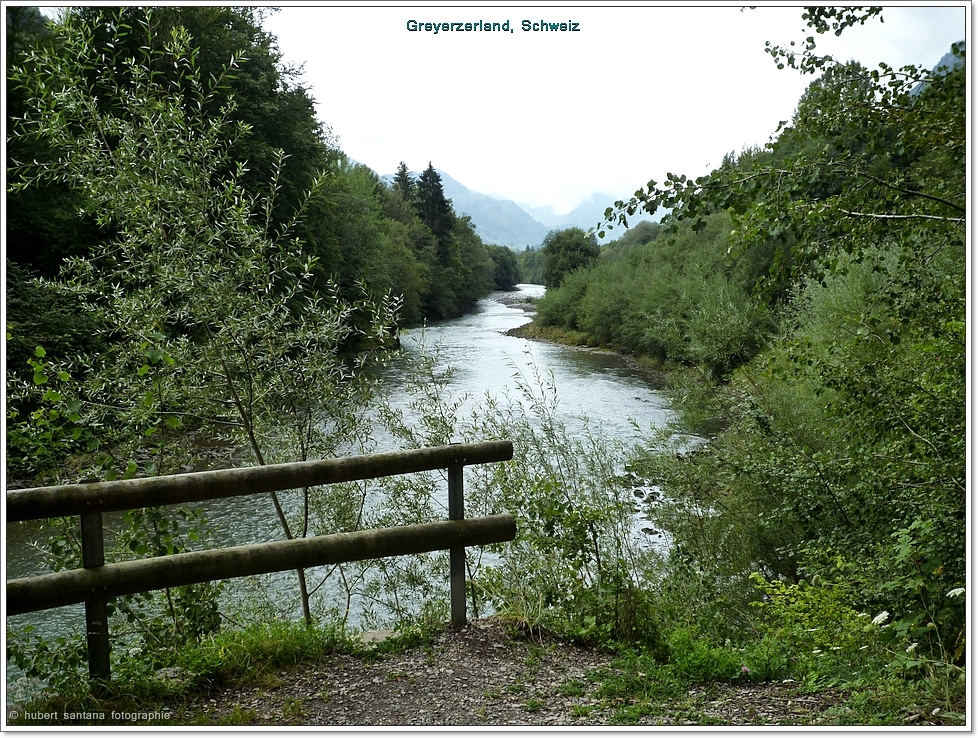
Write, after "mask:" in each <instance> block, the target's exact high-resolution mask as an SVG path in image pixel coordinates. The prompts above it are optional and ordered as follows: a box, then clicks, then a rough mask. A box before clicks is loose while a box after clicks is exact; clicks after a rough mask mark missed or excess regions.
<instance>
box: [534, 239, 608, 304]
mask: <svg viewBox="0 0 978 738" xmlns="http://www.w3.org/2000/svg"><path fill="white" fill-rule="evenodd" d="M542 251H543V254H544V260H545V261H544V267H543V283H544V285H546V287H547V289H554V288H555V287H559V286H560V283H561V282H562V281H563V280H564V277H566V276H567V275H568V274H569V273H570V272H572V271H574V270H575V269H581V268H587V267H589V266H591V264H593V263H594V262H595V261H596V260H597V258H598V255H599V254H600V253H601V250H600V249H599V248H598V241H597V239H596V238H595V237H594V236H593V235H588V234H587V233H585V232H584V231H583V230H581V229H580V228H567V229H566V230H562V231H558V230H554V231H550V233H548V234H547V237H546V238H544V239H543V247H542Z"/></svg>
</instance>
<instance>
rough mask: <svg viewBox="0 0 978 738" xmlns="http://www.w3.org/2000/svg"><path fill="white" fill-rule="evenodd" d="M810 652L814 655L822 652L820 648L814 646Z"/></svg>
mask: <svg viewBox="0 0 978 738" xmlns="http://www.w3.org/2000/svg"><path fill="white" fill-rule="evenodd" d="M812 653H813V654H815V655H816V656H818V655H819V654H820V653H822V649H821V648H816V649H815V650H814V651H812Z"/></svg>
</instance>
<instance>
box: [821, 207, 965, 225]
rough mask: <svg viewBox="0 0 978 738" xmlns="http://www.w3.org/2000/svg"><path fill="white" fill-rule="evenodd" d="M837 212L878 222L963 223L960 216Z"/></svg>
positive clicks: (962, 218)
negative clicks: (925, 221)
mask: <svg viewBox="0 0 978 738" xmlns="http://www.w3.org/2000/svg"><path fill="white" fill-rule="evenodd" d="M839 212H840V213H843V214H844V215H848V216H850V217H854V218H857V217H858V218H876V219H878V220H910V219H911V218H917V219H923V220H943V221H947V222H950V223H954V224H955V225H961V224H962V223H963V222H964V217H965V216H963V215H962V216H961V217H960V218H947V217H945V216H943V215H925V214H923V213H911V214H908V215H890V214H887V213H857V212H855V211H852V210H842V209H841V208H840V210H839Z"/></svg>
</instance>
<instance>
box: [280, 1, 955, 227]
mask: <svg viewBox="0 0 978 738" xmlns="http://www.w3.org/2000/svg"><path fill="white" fill-rule="evenodd" d="M966 7H967V4H966V3H960V2H959V3H957V4H956V5H955V4H953V3H946V4H944V5H943V6H937V5H927V6H925V7H921V6H920V4H917V5H916V6H914V5H904V6H889V7H887V8H886V9H885V10H884V12H883V18H884V21H885V22H883V23H880V22H879V21H878V20H875V21H870V22H868V23H867V24H866V25H865V26H861V27H856V28H851V29H848V30H847V31H845V32H844V33H843V34H842V36H841V37H838V38H836V37H835V36H833V35H832V34H831V33H830V34H826V35H823V36H820V37H818V42H819V51H821V52H823V53H831V54H833V55H835V56H836V57H837V58H839V59H857V60H859V61H860V62H862V63H863V64H866V65H868V66H871V67H874V68H875V67H876V65H877V64H878V63H879V62H881V61H882V62H886V63H887V64H890V65H893V66H902V65H905V64H922V65H924V66H926V67H928V68H930V67H932V66H933V65H935V64H936V63H937V62H938V60H939V59H940V58H941V57H942V56H943V55H944V54H945V53H946V52H947V51H948V50H949V48H950V46H951V44H952V43H953V42H955V41H959V40H962V39H964V38H965V37H966V35H965V34H966ZM802 12H803V9H802V8H801V7H800V6H794V7H787V6H786V5H785V4H784V3H780V4H779V5H778V6H772V5H768V6H765V5H763V4H758V5H757V7H756V9H754V10H750V9H745V10H743V11H742V10H741V6H739V5H729V6H726V7H723V6H721V7H717V6H713V7H694V6H687V7H667V6H656V5H655V4H652V3H642V4H640V5H639V4H633V5H621V6H616V7H608V6H602V7H583V6H574V5H573V4H560V5H550V6H546V5H539V4H538V5H534V6H532V7H530V6H523V7H520V6H515V7H514V6H512V5H510V6H495V7H494V6H493V5H491V4H488V3H480V4H479V5H465V4H461V3H453V4H451V5H442V6H436V5H432V4H431V3H426V4H425V5H424V6H421V5H417V6H415V5H408V4H404V5H401V6H398V7H375V6H369V5H363V6H358V7H335V6H332V7H331V6H323V5H320V6H314V5H313V6H310V5H309V4H308V3H307V4H305V5H304V6H294V7H293V6H288V5H285V6H284V7H282V10H280V11H279V12H277V13H274V14H272V15H271V16H270V17H269V18H268V19H267V21H266V23H265V26H266V28H267V29H268V30H269V31H270V32H272V33H274V34H275V35H276V36H277V37H278V39H279V45H280V48H281V50H282V52H283V54H284V57H285V60H286V61H287V62H291V63H296V64H302V65H304V68H305V74H304V81H305V83H306V84H307V85H308V86H309V88H310V89H311V92H312V94H313V96H314V98H315V100H316V102H317V111H318V114H319V118H320V120H322V121H323V122H324V123H325V124H326V125H328V126H329V127H330V128H331V129H332V131H333V133H334V134H335V135H336V136H337V137H338V138H339V143H340V146H341V148H342V149H343V150H344V151H345V152H346V154H347V155H348V156H350V157H351V158H353V159H356V160H357V161H360V162H363V163H364V164H367V165H368V166H370V167H371V168H373V169H375V170H376V171H377V172H379V173H381V174H386V173H391V172H393V171H394V170H395V169H396V168H397V165H398V163H399V162H400V161H402V160H403V161H405V162H406V163H407V165H408V167H409V168H410V169H412V170H414V171H421V170H423V169H424V168H425V167H426V166H427V165H428V162H429V161H431V162H432V163H433V164H434V165H435V167H436V168H437V169H440V170H442V171H445V172H447V173H449V174H450V175H451V176H452V177H454V178H455V179H457V180H458V181H460V182H462V183H463V184H465V185H466V186H468V187H470V188H471V189H474V190H477V191H479V192H484V193H487V194H494V195H498V196H502V197H505V198H508V199H512V200H516V201H517V202H521V203H526V204H529V205H532V206H535V207H537V206H547V205H549V206H551V207H553V208H555V209H556V211H557V212H566V211H568V210H570V209H572V208H573V207H575V206H576V205H578V204H579V203H580V202H582V201H583V200H584V199H586V198H587V197H588V195H590V194H591V193H592V192H603V193H607V194H610V195H612V196H613V197H615V198H617V197H628V196H630V195H631V193H632V192H633V191H634V190H635V189H636V188H638V187H640V186H641V185H643V184H644V183H646V182H647V181H648V180H649V179H655V180H657V181H659V182H661V181H662V179H664V177H665V173H666V172H667V171H672V172H675V173H677V174H678V173H685V174H687V175H690V176H699V175H701V174H704V173H706V172H707V171H709V170H710V169H711V168H713V167H715V166H717V165H718V164H719V163H720V161H721V159H722V157H723V155H724V154H725V153H726V152H729V151H740V150H741V149H742V148H743V147H745V146H752V145H763V144H764V143H765V142H766V141H767V140H768V138H769V136H770V135H771V134H772V133H773V132H774V131H775V129H776V128H777V126H778V123H779V121H781V120H786V119H790V118H791V115H792V113H793V111H794V109H795V104H796V103H797V101H798V98H799V96H800V95H801V94H802V92H803V91H804V90H805V88H806V86H807V85H808V84H809V83H810V82H811V80H812V78H811V77H806V76H803V75H801V74H799V73H798V72H795V71H793V70H790V69H785V70H781V71H779V70H778V69H777V67H776V66H775V63H774V61H773V60H772V59H771V57H770V56H769V55H767V54H766V53H765V52H764V42H765V41H771V42H772V44H780V45H787V44H788V43H789V42H790V41H796V42H799V43H800V42H801V41H802V40H803V39H804V38H805V37H806V36H808V35H810V31H808V30H807V29H804V24H803V21H802V20H801V14H802ZM479 20H482V21H489V22H496V23H503V22H505V21H509V26H510V28H511V29H512V32H511V33H506V32H503V31H501V32H478V31H472V32H464V31H462V32H459V31H451V32H447V33H446V32H444V31H441V32H439V33H437V34H435V33H434V32H432V31H424V30H421V31H411V30H408V28H407V26H408V22H409V21H417V22H418V23H419V24H423V23H425V22H431V23H435V22H438V23H441V22H453V23H454V22H461V23H465V22H470V23H471V22H477V21H479ZM524 20H527V21H530V22H531V23H539V22H540V21H541V20H543V21H548V22H561V21H563V22H573V23H577V24H579V26H578V27H579V29H580V30H579V31H576V32H570V31H567V32H560V31H557V32H551V31H547V32H540V31H533V30H530V31H523V30H522V25H523V24H522V21H524ZM422 28H423V26H422ZM609 204H610V203H609Z"/></svg>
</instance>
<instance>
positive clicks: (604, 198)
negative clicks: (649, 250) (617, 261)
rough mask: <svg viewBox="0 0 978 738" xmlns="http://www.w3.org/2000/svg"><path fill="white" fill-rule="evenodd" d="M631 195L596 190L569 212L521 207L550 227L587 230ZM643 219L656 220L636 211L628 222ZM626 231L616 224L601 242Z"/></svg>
mask: <svg viewBox="0 0 978 738" xmlns="http://www.w3.org/2000/svg"><path fill="white" fill-rule="evenodd" d="M631 195H632V193H630V192H629V193H628V194H627V195H622V196H620V197H614V196H613V195H607V194H605V193H603V192H595V193H594V194H592V195H591V196H590V197H588V199H587V200H585V201H584V202H582V203H581V204H580V205H578V206H577V207H576V208H574V209H573V210H571V211H570V212H569V213H557V212H554V209H553V208H552V207H549V206H548V207H542V208H531V207H530V206H529V205H522V204H521V205H520V207H521V208H523V209H524V210H525V211H526V212H528V213H529V214H530V215H532V216H533V217H534V218H536V219H537V220H539V221H540V222H541V223H543V224H544V225H546V226H548V227H549V228H557V229H564V228H581V229H583V230H585V231H587V230H590V229H591V228H594V227H595V226H596V225H597V224H598V223H599V222H601V221H603V220H604V211H605V210H606V209H607V208H610V207H612V206H613V205H614V204H615V200H627V199H628V198H630V197H631ZM643 220H654V218H652V217H651V216H649V215H646V214H644V213H643V214H641V215H640V214H638V213H636V214H635V215H634V216H633V217H631V218H629V219H628V224H629V226H632V225H634V224H635V223H638V222H639V221H643ZM624 232H625V229H624V228H622V227H621V226H616V227H615V229H614V230H612V231H608V232H606V233H605V237H604V238H603V239H598V240H599V242H606V241H611V240H614V239H616V238H619V237H620V236H621V235H622V234H623V233H624Z"/></svg>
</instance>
